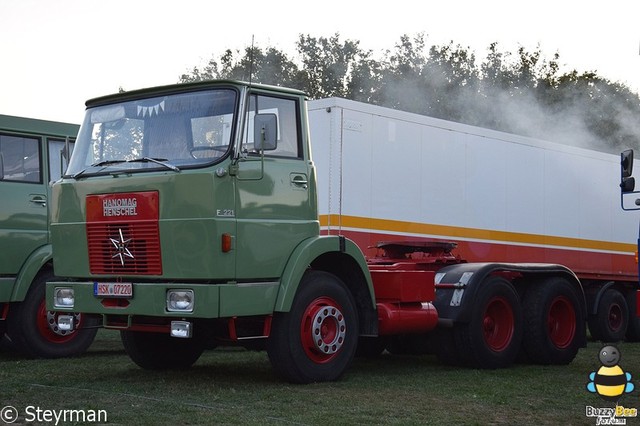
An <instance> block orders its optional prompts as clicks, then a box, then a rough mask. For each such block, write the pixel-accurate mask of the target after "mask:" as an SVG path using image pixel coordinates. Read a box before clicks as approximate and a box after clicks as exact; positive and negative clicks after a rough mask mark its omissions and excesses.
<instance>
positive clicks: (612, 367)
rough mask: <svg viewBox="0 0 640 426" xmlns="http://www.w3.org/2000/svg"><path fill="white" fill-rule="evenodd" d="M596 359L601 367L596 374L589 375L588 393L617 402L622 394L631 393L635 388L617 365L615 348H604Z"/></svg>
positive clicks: (629, 376) (618, 358)
mask: <svg viewBox="0 0 640 426" xmlns="http://www.w3.org/2000/svg"><path fill="white" fill-rule="evenodd" d="M598 359H599V360H600V363H601V364H602V367H600V369H598V372H595V371H593V372H591V373H590V374H589V380H590V382H589V383H587V390H588V391H589V392H593V393H597V394H598V395H600V397H601V398H602V399H604V400H606V401H617V400H618V399H619V398H620V396H621V395H622V394H623V393H629V392H631V391H633V389H634V388H635V386H634V385H633V383H631V374H630V373H625V372H624V371H623V370H622V368H621V367H620V366H619V365H618V363H619V362H620V351H618V348H616V347H615V346H605V347H603V348H602V349H600V353H599V354H598Z"/></svg>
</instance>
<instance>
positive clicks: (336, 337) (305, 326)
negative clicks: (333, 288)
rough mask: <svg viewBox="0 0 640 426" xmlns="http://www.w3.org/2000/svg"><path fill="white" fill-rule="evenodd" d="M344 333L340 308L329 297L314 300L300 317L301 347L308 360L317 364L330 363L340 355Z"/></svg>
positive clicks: (345, 330)
mask: <svg viewBox="0 0 640 426" xmlns="http://www.w3.org/2000/svg"><path fill="white" fill-rule="evenodd" d="M346 332H347V325H346V321H345V317H344V314H343V313H342V308H341V307H340V305H339V304H338V303H337V302H336V301H335V300H333V299H331V298H330V297H319V298H317V299H315V300H314V301H313V302H311V303H310V304H309V306H308V307H307V309H306V310H305V311H304V314H303V315H302V321H301V326H300V338H301V341H302V346H303V348H304V351H305V353H306V354H307V356H308V357H309V359H310V360H311V361H313V362H315V363H317V364H324V363H327V362H330V361H331V360H333V359H334V358H335V357H337V356H338V355H339V354H340V351H341V349H342V346H343V345H344V341H345V336H346Z"/></svg>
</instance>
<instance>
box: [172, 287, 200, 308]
mask: <svg viewBox="0 0 640 426" xmlns="http://www.w3.org/2000/svg"><path fill="white" fill-rule="evenodd" d="M193 304H194V297H193V290H169V291H167V311H169V312H193Z"/></svg>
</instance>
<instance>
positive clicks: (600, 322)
mask: <svg viewBox="0 0 640 426" xmlns="http://www.w3.org/2000/svg"><path fill="white" fill-rule="evenodd" d="M597 308H598V309H597V312H596V314H595V315H592V316H590V317H589V321H588V323H589V331H590V332H591V337H593V338H594V339H595V340H600V341H602V342H605V343H616V342H619V341H621V340H623V339H624V336H625V334H626V333H627V327H628V325H629V307H628V306H627V301H626V300H625V298H624V296H623V295H622V293H620V292H619V291H618V290H615V289H612V288H610V289H608V290H605V292H604V293H603V294H602V297H601V298H600V302H599V303H598V307H597Z"/></svg>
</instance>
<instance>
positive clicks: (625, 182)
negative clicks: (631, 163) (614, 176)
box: [620, 177, 636, 193]
mask: <svg viewBox="0 0 640 426" xmlns="http://www.w3.org/2000/svg"><path fill="white" fill-rule="evenodd" d="M620 189H622V192H623V193H627V192H633V190H634V189H636V180H635V179H634V178H632V177H627V178H622V182H620Z"/></svg>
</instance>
